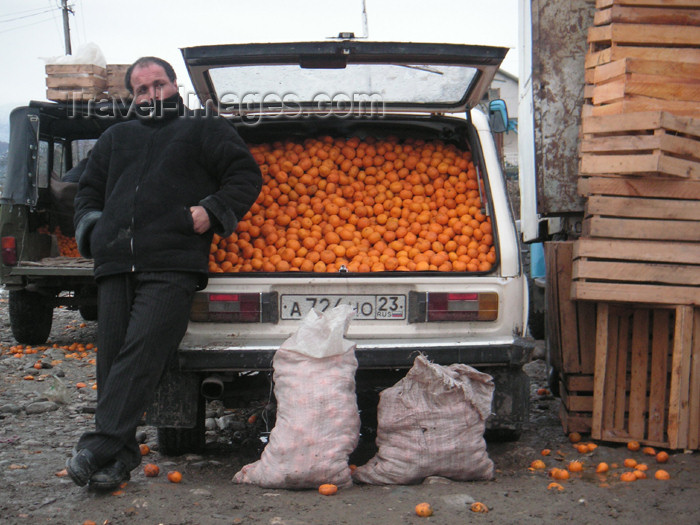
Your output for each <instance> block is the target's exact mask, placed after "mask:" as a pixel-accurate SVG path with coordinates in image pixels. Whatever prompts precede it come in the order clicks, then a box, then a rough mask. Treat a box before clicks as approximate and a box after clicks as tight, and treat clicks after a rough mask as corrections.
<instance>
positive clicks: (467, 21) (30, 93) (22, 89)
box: [0, 0, 518, 141]
mask: <svg viewBox="0 0 700 525" xmlns="http://www.w3.org/2000/svg"><path fill="white" fill-rule="evenodd" d="M68 4H69V5H70V6H72V10H73V14H71V15H70V16H69V21H70V36H71V43H72V48H73V54H76V53H77V52H78V50H79V49H80V46H82V45H84V44H86V43H94V44H96V45H97V46H98V47H99V49H100V50H101V52H102V54H103V55H104V58H105V59H106V62H107V63H110V64H128V63H131V62H133V61H134V60H135V59H137V58H138V57H140V56H143V55H155V56H160V57H162V58H164V59H166V60H168V61H169V62H171V63H172V64H173V66H174V67H175V71H176V73H177V76H178V82H179V83H180V84H183V85H184V88H183V89H184V90H188V89H191V88H190V87H189V86H190V85H189V81H188V78H187V73H186V70H185V67H184V64H183V61H182V55H181V53H180V48H182V47H188V46H195V45H205V44H229V43H246V42H285V41H304V40H323V39H325V38H327V37H331V36H336V35H337V34H338V33H339V32H341V31H352V32H354V33H355V35H358V36H359V35H363V23H362V5H363V3H362V0H151V1H149V0H118V1H114V0H69V2H68ZM60 5H61V1H60V0H0V66H2V69H1V70H2V72H3V75H2V77H3V80H2V81H1V82H0V140H4V141H7V140H8V136H9V130H8V125H7V120H8V115H9V111H10V110H11V109H12V108H13V107H15V106H18V105H22V104H26V102H27V101H28V100H30V99H34V100H45V97H46V87H45V74H44V65H45V62H44V60H43V59H44V58H48V57H56V56H60V55H63V54H64V53H65V48H64V32H63V21H62V16H61V9H60ZM365 5H366V8H367V22H368V24H367V25H368V29H369V39H370V40H378V41H408V42H445V43H464V44H478V45H497V46H504V47H509V48H511V50H510V51H509V53H508V56H507V57H506V60H505V61H504V63H503V69H505V70H506V71H508V72H510V73H512V74H514V75H517V74H518V60H517V49H516V46H517V40H518V0H478V1H477V0H366V1H365Z"/></svg>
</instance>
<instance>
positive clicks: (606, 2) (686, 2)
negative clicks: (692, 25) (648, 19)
mask: <svg viewBox="0 0 700 525" xmlns="http://www.w3.org/2000/svg"><path fill="white" fill-rule="evenodd" d="M613 5H626V6H632V7H645V6H646V7H698V0H596V2H595V6H596V8H597V9H604V8H606V7H610V6H613Z"/></svg>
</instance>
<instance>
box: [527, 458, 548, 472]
mask: <svg viewBox="0 0 700 525" xmlns="http://www.w3.org/2000/svg"><path fill="white" fill-rule="evenodd" d="M546 467H547V465H545V464H544V461H542V460H541V459H536V460H535V461H533V462H532V463H530V468H534V469H537V470H540V469H544V468H546Z"/></svg>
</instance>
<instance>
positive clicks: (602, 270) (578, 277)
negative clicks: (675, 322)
mask: <svg viewBox="0 0 700 525" xmlns="http://www.w3.org/2000/svg"><path fill="white" fill-rule="evenodd" d="M612 224H614V223H612ZM600 227H601V228H604V227H605V225H604V224H603V225H601V226H600ZM573 258H574V262H573V271H572V280H573V283H572V285H571V294H572V296H573V297H575V298H576V299H579V300H589V301H606V300H608V301H628V302H641V303H658V304H678V303H685V304H700V242H695V243H688V242H686V243H682V242H676V241H645V240H628V239H609V238H601V239H592V238H587V239H579V240H578V241H576V245H575V247H574V252H573Z"/></svg>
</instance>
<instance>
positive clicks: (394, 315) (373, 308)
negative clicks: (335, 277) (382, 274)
mask: <svg viewBox="0 0 700 525" xmlns="http://www.w3.org/2000/svg"><path fill="white" fill-rule="evenodd" d="M341 304H349V305H350V306H352V307H353V309H354V310H355V319H361V320H365V321H366V320H388V321H400V320H402V319H406V296H405V295H371V294H367V295H283V296H282V298H281V301H280V307H281V308H280V309H281V315H280V316H281V318H282V319H285V320H287V319H301V318H302V317H304V316H305V315H306V314H307V313H308V312H309V310H311V309H312V308H315V309H316V311H317V312H321V313H323V312H325V311H327V310H330V309H331V308H335V307H336V306H339V305H341Z"/></svg>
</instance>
